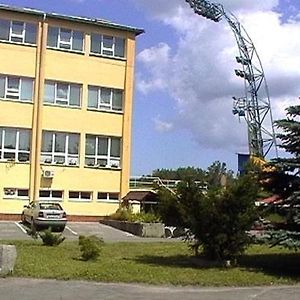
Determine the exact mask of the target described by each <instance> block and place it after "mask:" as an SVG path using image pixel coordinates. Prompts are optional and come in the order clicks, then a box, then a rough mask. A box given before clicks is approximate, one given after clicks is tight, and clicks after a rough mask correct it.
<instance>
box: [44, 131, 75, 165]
mask: <svg viewBox="0 0 300 300" xmlns="http://www.w3.org/2000/svg"><path fill="white" fill-rule="evenodd" d="M41 162H42V163H46V164H57V165H68V166H77V165H78V164H79V134H77V133H64V132H52V131H43V139H42V153H41Z"/></svg>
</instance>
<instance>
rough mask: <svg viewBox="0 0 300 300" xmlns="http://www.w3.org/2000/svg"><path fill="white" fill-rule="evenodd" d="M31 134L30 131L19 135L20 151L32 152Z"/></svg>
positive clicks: (23, 131) (21, 132) (21, 131)
mask: <svg viewBox="0 0 300 300" xmlns="http://www.w3.org/2000/svg"><path fill="white" fill-rule="evenodd" d="M29 144H30V133H29V131H28V130H20V133H19V150H25V151H29V150H30V145H29Z"/></svg>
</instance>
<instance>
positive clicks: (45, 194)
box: [39, 190, 50, 198]
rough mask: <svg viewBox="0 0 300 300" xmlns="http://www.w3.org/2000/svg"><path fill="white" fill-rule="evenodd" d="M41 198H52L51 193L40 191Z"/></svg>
mask: <svg viewBox="0 0 300 300" xmlns="http://www.w3.org/2000/svg"><path fill="white" fill-rule="evenodd" d="M39 196H40V197H41V198H50V191H43V190H41V191H39Z"/></svg>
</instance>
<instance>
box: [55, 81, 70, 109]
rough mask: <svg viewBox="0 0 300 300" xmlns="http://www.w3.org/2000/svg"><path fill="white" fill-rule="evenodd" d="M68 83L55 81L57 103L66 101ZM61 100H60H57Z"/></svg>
mask: <svg viewBox="0 0 300 300" xmlns="http://www.w3.org/2000/svg"><path fill="white" fill-rule="evenodd" d="M68 94H69V85H68V84H65V83H57V85H56V97H57V103H63V104H64V103H66V102H67V101H68ZM58 99H59V100H62V101H58Z"/></svg>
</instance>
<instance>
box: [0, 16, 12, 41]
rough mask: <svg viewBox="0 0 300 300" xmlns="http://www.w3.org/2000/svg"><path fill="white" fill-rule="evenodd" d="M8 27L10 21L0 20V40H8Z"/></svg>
mask: <svg viewBox="0 0 300 300" xmlns="http://www.w3.org/2000/svg"><path fill="white" fill-rule="evenodd" d="M9 27H10V21H8V20H0V39H1V40H6V41H8V40H9Z"/></svg>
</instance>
